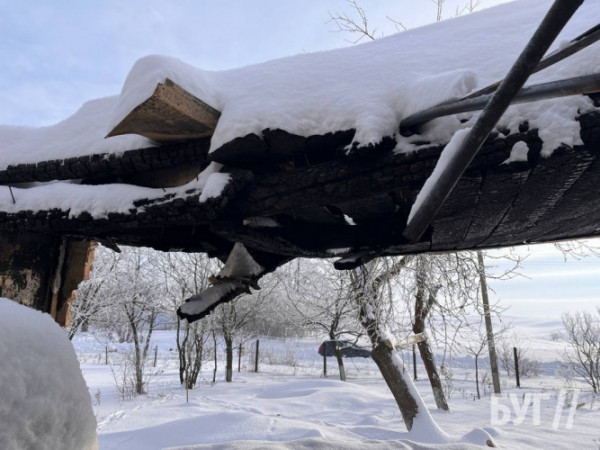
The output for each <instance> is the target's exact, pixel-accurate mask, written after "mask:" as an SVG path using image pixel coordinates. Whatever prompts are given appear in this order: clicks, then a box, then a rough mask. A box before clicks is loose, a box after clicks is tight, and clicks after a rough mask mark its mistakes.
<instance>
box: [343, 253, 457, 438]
mask: <svg viewBox="0 0 600 450" xmlns="http://www.w3.org/2000/svg"><path fill="white" fill-rule="evenodd" d="M400 266H402V261H401V262H400V264H398V267H396V269H398V270H399V268H400ZM354 276H355V279H354V283H355V296H356V302H357V306H358V308H359V318H360V323H361V325H362V326H363V328H364V329H365V331H366V333H367V336H369V339H370V341H371V344H372V346H373V350H372V351H371V356H372V358H373V360H374V361H375V363H376V364H377V367H379V371H380V372H381V375H382V376H383V379H384V380H385V382H386V384H387V385H388V387H389V389H390V391H391V392H392V395H393V396H394V399H395V400H396V404H397V405H398V408H399V409H400V414H401V415H402V418H403V419H404V424H405V425H406V428H407V429H408V430H409V431H410V430H412V429H413V427H414V426H415V425H416V424H417V423H419V424H420V426H419V429H420V430H422V431H423V432H425V430H427V432H428V433H429V434H430V435H432V434H436V435H438V436H439V437H440V438H442V437H444V438H445V435H444V432H443V431H442V430H440V428H439V427H438V426H437V424H436V423H435V421H434V420H433V418H432V417H431V415H430V414H429V411H428V410H427V407H426V406H425V403H424V402H423V399H422V398H421V396H420V395H419V392H418V391H417V388H416V386H415V385H414V383H413V381H412V380H411V378H410V374H409V371H408V370H407V369H406V367H405V366H404V363H403V362H402V359H401V358H400V356H399V355H398V353H397V352H396V350H395V349H394V346H393V345H392V343H391V342H390V341H389V339H388V338H387V336H388V334H387V332H386V331H385V330H384V329H383V326H382V325H381V324H380V323H378V320H379V319H378V318H379V316H380V314H379V313H380V311H379V309H378V307H377V284H378V283H379V282H380V281H381V280H374V282H373V286H368V281H367V272H366V269H365V268H364V267H363V266H360V267H359V268H358V269H356V271H355V272H354ZM417 419H418V420H417Z"/></svg>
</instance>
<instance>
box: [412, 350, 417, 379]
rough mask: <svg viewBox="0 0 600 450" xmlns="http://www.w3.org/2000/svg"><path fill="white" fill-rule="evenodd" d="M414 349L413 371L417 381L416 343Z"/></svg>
mask: <svg viewBox="0 0 600 450" xmlns="http://www.w3.org/2000/svg"><path fill="white" fill-rule="evenodd" d="M412 351H413V373H414V378H415V381H417V354H416V353H415V344H413V345H412Z"/></svg>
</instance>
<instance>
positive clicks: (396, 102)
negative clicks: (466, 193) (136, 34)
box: [0, 0, 600, 211]
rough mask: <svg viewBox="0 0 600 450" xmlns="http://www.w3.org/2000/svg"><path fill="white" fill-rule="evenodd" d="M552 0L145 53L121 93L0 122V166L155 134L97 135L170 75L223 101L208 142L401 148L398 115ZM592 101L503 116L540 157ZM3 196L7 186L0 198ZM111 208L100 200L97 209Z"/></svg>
mask: <svg viewBox="0 0 600 450" xmlns="http://www.w3.org/2000/svg"><path fill="white" fill-rule="evenodd" d="M551 4H552V1H551V0H520V1H515V2H512V3H508V4H504V5H501V6H498V7H495V8H490V9H487V10H484V11H481V12H476V13H473V14H469V15H467V16H463V17H458V18H455V19H451V20H447V21H444V22H440V23H436V24H432V25H429V26H425V27H422V28H418V29H414V30H409V31H405V32H402V33H399V34H396V35H393V36H390V37H387V38H383V39H380V40H377V41H374V42H369V43H366V44H362V45H356V46H352V47H348V48H343V49H339V50H334V51H328V52H321V53H312V54H301V55H297V56H294V57H288V58H283V59H278V60H274V61H270V62H266V63H262V64H257V65H253V66H248V67H244V68H240V69H235V70H228V71H223V72H208V71H204V70H201V69H197V68H195V67H192V66H190V65H188V64H185V63H184V62H182V61H179V60H177V59H174V58H170V57H165V56H148V57H145V58H143V59H141V60H139V61H138V62H137V63H136V64H135V65H134V67H133V68H132V70H131V72H130V73H129V75H128V77H127V79H126V81H125V83H124V86H123V90H122V92H121V94H120V96H119V97H109V98H104V99H99V100H93V101H91V102H88V103H86V104H85V105H84V106H83V107H82V108H81V109H80V110H79V111H78V112H77V113H75V114H74V115H73V116H71V117H70V118H68V119H66V120H64V121H62V122H60V123H58V124H56V125H53V126H49V127H43V128H24V127H18V128H16V127H6V126H5V127H0V170H2V169H4V168H6V167H7V166H8V165H14V164H19V163H32V162H38V161H42V160H54V159H64V158H67V157H73V156H81V155H88V154H93V153H119V152H122V151H124V150H127V149H133V148H143V147H149V146H152V145H155V144H154V143H153V142H152V141H150V140H148V139H146V138H143V137H141V136H136V135H125V136H117V137H112V138H108V139H104V136H105V135H106V134H107V133H108V131H109V130H110V129H111V128H112V127H114V126H115V125H116V124H118V123H119V122H120V120H122V119H123V118H124V117H125V116H126V115H127V114H128V113H129V112H130V111H131V110H132V109H133V108H135V107H136V106H137V105H138V104H140V103H141V102H143V101H144V100H146V99H147V98H148V97H150V95H151V94H152V93H153V92H154V89H155V88H156V85H157V83H160V82H164V81H165V80H166V79H167V78H169V79H171V80H172V81H174V82H175V83H177V84H178V85H180V86H181V87H183V88H184V89H186V90H187V91H188V92H190V93H191V94H193V95H195V96H196V97H198V98H200V99H201V100H203V101H204V102H206V103H208V104H209V105H211V106H213V107H214V108H216V109H217V110H219V111H221V116H220V119H219V122H218V124H217V127H216V129H215V132H214V135H213V136H212V139H211V151H213V150H215V149H218V148H219V147H220V146H222V145H223V144H224V143H226V142H229V141H231V140H232V139H234V138H237V137H242V136H245V135H248V134H250V133H255V134H257V135H259V136H260V135H261V132H262V130H264V129H266V128H271V129H278V128H279V129H282V130H285V131H287V132H290V133H294V134H298V135H301V136H309V135H315V134H325V133H328V132H332V131H339V130H349V129H355V130H356V134H355V137H354V140H355V142H356V143H358V144H362V145H366V144H369V143H377V142H379V141H380V140H381V139H382V138H383V137H385V136H395V137H396V139H397V140H398V150H399V151H400V150H412V149H413V148H414V146H413V145H412V144H411V138H402V137H400V136H398V135H397V130H398V125H399V123H400V120H401V119H402V118H403V117H406V116H408V115H409V114H412V113H415V112H417V111H420V110H422V109H425V108H427V107H430V106H432V105H434V104H437V103H439V102H441V101H444V100H447V99H451V98H455V97H460V96H462V95H464V94H467V93H468V92H470V91H472V90H474V89H476V88H480V87H482V86H485V85H487V84H489V83H491V82H494V81H497V80H499V79H502V78H503V77H504V76H505V74H506V73H507V71H508V70H509V68H510V66H511V65H512V63H513V62H514V60H515V59H516V57H517V56H518V55H519V53H520V52H521V50H522V49H523V47H524V46H525V44H526V43H527V41H528V40H529V38H530V37H531V35H532V34H533V32H534V31H535V29H536V28H537V26H538V25H539V23H540V21H541V19H542V18H543V16H544V15H545V13H546V12H547V10H548V9H549V7H550V5H551ZM598 17H600V2H596V1H589V2H585V3H584V4H583V6H582V7H581V8H580V9H579V11H578V12H577V13H576V14H575V16H574V18H573V19H572V20H571V21H570V23H569V24H568V25H567V26H566V28H565V29H564V30H563V32H562V33H561V35H560V36H559V38H558V40H557V41H556V42H555V43H554V46H553V48H552V49H554V48H556V47H558V46H560V45H562V44H563V43H564V42H567V41H568V40H570V39H572V38H574V37H575V36H577V35H579V34H581V33H582V32H584V31H585V30H587V29H589V28H591V27H592V26H594V25H595V24H596V22H597V20H598ZM552 49H551V50H552ZM599 62H600V46H599V45H593V46H591V47H589V48H587V49H585V50H583V51H581V52H580V53H578V54H576V55H574V56H572V57H570V58H568V59H567V60H565V61H563V62H561V63H558V64H556V65H555V66H552V67H551V68H549V69H546V70H544V71H542V72H540V73H538V74H536V75H534V76H533V77H532V78H531V80H530V82H542V81H550V80H556V79H561V78H567V77H574V76H579V75H586V74H590V73H593V72H594V71H598V68H599V66H600V64H599ZM592 108H593V104H592V102H591V100H590V99H588V98H587V97H584V96H573V97H568V98H562V99H556V100H545V101H542V102H537V103H530V104H524V105H518V106H513V107H510V108H509V110H508V111H507V113H506V115H505V117H504V118H503V119H502V121H501V125H502V126H503V127H504V128H508V129H509V130H511V131H516V130H517V128H518V125H519V124H521V123H522V122H523V121H525V120H528V121H529V124H530V127H531V128H539V130H540V131H539V135H540V138H541V139H542V141H543V150H542V154H543V155H545V156H548V155H549V154H550V153H551V152H552V150H554V149H555V148H557V147H558V146H559V145H560V144H561V143H564V144H567V145H570V146H572V145H575V144H579V143H581V142H580V137H579V130H580V128H579V123H578V122H577V121H575V120H574V119H575V117H576V116H577V115H578V114H580V113H583V112H586V111H589V110H591V109H592ZM464 117H467V118H468V117H469V116H464ZM468 126H470V122H466V123H464V124H461V123H460V121H459V120H458V118H457V117H456V116H450V117H445V118H440V119H436V120H434V121H432V122H430V123H429V124H427V125H425V126H424V127H423V133H424V135H421V136H418V139H419V140H421V141H422V140H423V139H427V140H429V141H431V142H438V143H445V142H448V141H449V140H450V138H451V137H452V135H453V134H454V133H455V132H456V131H457V130H458V129H460V128H463V127H468ZM211 173H212V172H211ZM136 195H137V194H136ZM211 195H215V193H214V192H212V193H211ZM65 196H67V197H68V196H72V195H71V194H65ZM114 197H116V196H115V195H111V198H114ZM10 201H11V198H10V197H9V196H8V195H3V200H2V203H3V204H4V205H7V204H8V203H9V202H10ZM99 201H100V202H102V200H99ZM113 206H114V205H113ZM63 207H64V208H67V207H68V205H67V204H63ZM111 207H112V206H110V205H108V206H107V205H103V206H101V207H100V208H98V211H100V210H102V211H107V210H110V208H111ZM117 207H118V208H120V209H123V208H125V207H126V206H123V205H122V204H120V206H119V205H117ZM6 208H9V206H3V207H2V208H1V209H3V210H6ZM19 209H22V205H21V207H20V208H19ZM76 209H77V208H76Z"/></svg>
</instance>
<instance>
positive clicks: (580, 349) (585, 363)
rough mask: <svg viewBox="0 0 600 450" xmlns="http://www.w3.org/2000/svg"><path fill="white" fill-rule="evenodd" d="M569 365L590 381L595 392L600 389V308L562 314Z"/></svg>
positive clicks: (587, 381)
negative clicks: (592, 311)
mask: <svg viewBox="0 0 600 450" xmlns="http://www.w3.org/2000/svg"><path fill="white" fill-rule="evenodd" d="M562 323H563V327H564V332H565V334H564V339H565V341H566V342H567V343H568V344H569V347H570V351H567V352H565V356H564V359H565V362H566V364H567V365H568V367H569V368H570V369H571V370H573V372H575V373H576V374H577V375H579V376H580V377H582V378H583V379H584V380H585V381H586V383H588V384H589V385H590V386H591V387H592V389H593V391H594V393H598V392H599V390H600V308H598V309H597V311H596V314H592V313H590V312H587V311H585V312H577V313H573V314H570V313H565V314H563V316H562Z"/></svg>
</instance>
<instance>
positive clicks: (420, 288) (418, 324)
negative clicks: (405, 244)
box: [413, 257, 449, 411]
mask: <svg viewBox="0 0 600 450" xmlns="http://www.w3.org/2000/svg"><path fill="white" fill-rule="evenodd" d="M424 263H425V261H424V260H423V258H419V257H417V270H416V271H415V276H416V285H417V292H416V296H415V314H414V319H413V332H414V333H415V334H416V335H417V334H422V333H424V332H425V322H426V320H427V318H428V316H429V314H430V312H431V310H432V308H433V306H434V304H435V302H436V295H437V291H438V290H439V286H434V287H433V288H431V289H428V288H427V269H426V265H425V264H424ZM417 347H418V349H419V353H420V354H421V359H422V360H423V365H424V366H425V370H426V371H427V377H428V378H429V383H430V384H431V389H432V390H433V398H434V399H435V404H436V406H437V407H438V409H443V410H444V411H448V409H449V408H448V402H447V401H446V396H445V394H444V388H443V386H442V382H441V380H440V375H439V373H438V371H437V367H436V365H435V358H434V356H433V351H432V350H431V346H430V345H429V340H428V339H422V340H420V341H419V342H418V343H417Z"/></svg>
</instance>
